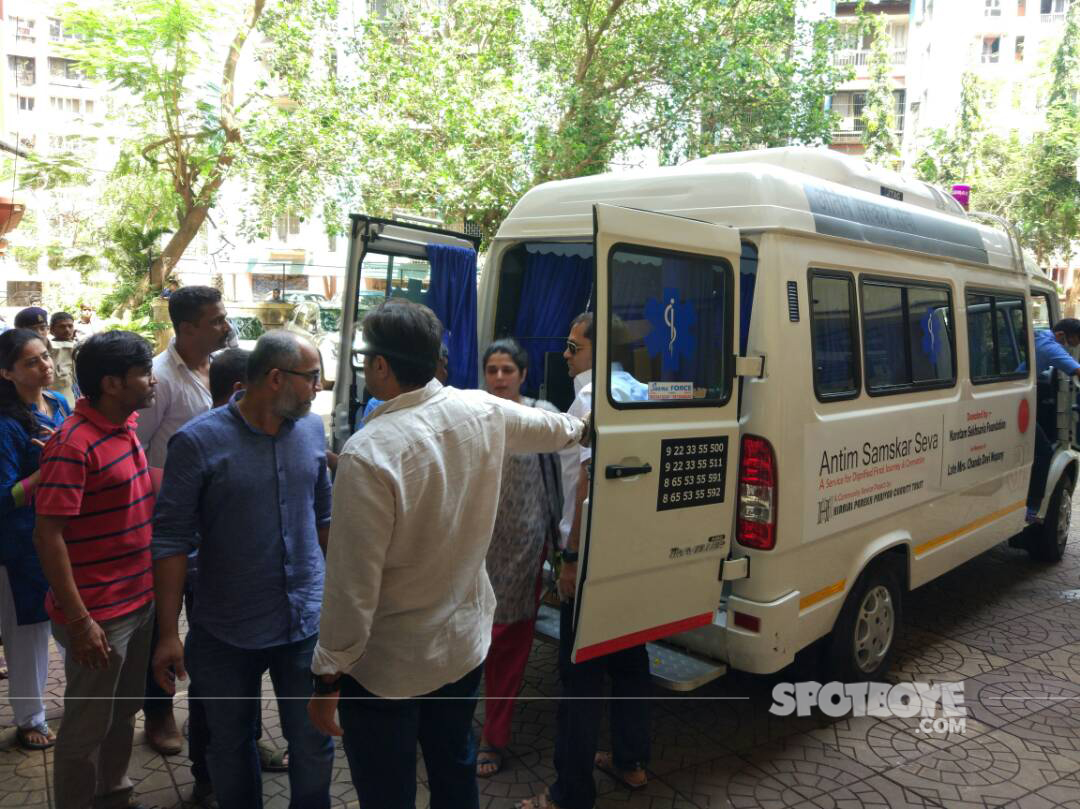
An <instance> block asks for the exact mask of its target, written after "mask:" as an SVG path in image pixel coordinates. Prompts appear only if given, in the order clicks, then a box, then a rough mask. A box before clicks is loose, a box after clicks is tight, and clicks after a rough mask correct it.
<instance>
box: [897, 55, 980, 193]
mask: <svg viewBox="0 0 1080 809" xmlns="http://www.w3.org/2000/svg"><path fill="white" fill-rule="evenodd" d="M986 93H987V91H986V88H985V87H984V85H983V83H982V82H981V81H980V80H979V77H978V76H976V75H975V74H974V73H971V72H970V71H968V72H965V73H964V75H963V76H962V77H961V78H960V109H959V114H958V115H957V117H956V121H955V122H954V123H953V124H952V126H949V127H947V128H940V129H933V130H931V131H930V132H928V133H927V140H928V143H927V144H926V146H925V147H924V148H923V150H922V151H921V152H920V154H919V156H918V158H917V159H916V161H915V171H916V173H917V174H918V175H919V177H920V179H923V180H925V181H926V182H928V183H936V184H938V185H941V186H943V187H944V188H946V189H948V188H950V187H951V186H952V185H953V183H969V184H971V185H974V186H977V185H979V183H977V181H976V178H977V177H978V176H979V175H980V174H981V173H982V168H983V162H984V161H983V155H982V154H981V152H982V146H983V141H984V140H985V139H986V137H987V133H986V131H985V126H984V123H983V116H982V110H983V106H984V105H985V102H986Z"/></svg>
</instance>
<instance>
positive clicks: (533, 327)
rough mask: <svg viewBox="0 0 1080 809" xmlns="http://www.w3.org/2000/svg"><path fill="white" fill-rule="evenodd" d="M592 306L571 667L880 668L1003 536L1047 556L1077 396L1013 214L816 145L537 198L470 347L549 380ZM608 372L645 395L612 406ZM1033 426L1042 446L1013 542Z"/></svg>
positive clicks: (492, 258)
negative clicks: (520, 363) (1043, 478)
mask: <svg viewBox="0 0 1080 809" xmlns="http://www.w3.org/2000/svg"><path fill="white" fill-rule="evenodd" d="M355 249H356V250H357V251H358V254H359V251H361V250H362V249H363V247H362V246H361V245H359V244H357V245H355ZM350 266H352V264H351V265H350ZM355 288H356V287H355V285H354V287H353V290H354V291H353V293H352V295H353V296H354V297H353V298H349V297H347V298H346V300H355V295H356V292H355ZM347 295H348V293H347ZM585 309H593V310H595V312H596V323H597V328H596V340H595V344H594V351H595V357H596V366H595V370H594V376H593V385H594V391H593V393H594V412H593V418H594V426H595V443H594V450H593V459H592V473H593V474H592V482H591V486H590V493H589V499H588V501H587V519H585V520H583V528H582V537H581V560H582V561H581V563H580V564H579V579H578V589H577V598H576V602H575V604H576V614H575V619H574V636H575V637H574V657H575V659H576V660H578V661H582V660H587V659H589V658H592V657H596V656H600V655H604V654H608V653H610V652H613V651H616V650H618V649H621V648H625V647H628V646H631V645H636V644H639V643H641V642H643V641H651V640H658V639H665V642H666V643H668V644H675V645H677V646H678V647H680V648H682V649H685V650H689V651H691V652H692V653H693V654H695V655H699V656H704V657H706V658H708V659H711V660H714V661H718V663H719V664H721V666H720V669H719V670H722V667H723V666H731V667H733V668H737V669H741V670H743V671H747V672H754V673H771V672H775V671H778V670H779V669H781V668H783V667H784V666H786V665H787V664H789V663H790V662H792V660H793V659H794V656H795V654H796V653H797V652H799V651H800V650H803V649H806V648H807V647H809V646H811V645H813V644H819V645H820V647H821V649H822V652H823V654H824V656H825V658H826V659H827V660H828V662H829V663H830V667H831V669H832V672H833V676H835V677H837V678H839V679H849V680H852V679H875V678H880V677H881V676H882V675H883V674H884V672H885V671H886V670H887V668H888V666H889V663H890V660H891V657H892V653H893V650H894V647H895V640H896V632H897V630H898V627H899V626H900V614H901V610H902V604H903V597H904V594H905V593H906V592H907V591H909V590H912V589H915V588H917V587H920V586H922V585H923V584H925V583H927V582H929V581H931V580H932V579H934V578H936V577H938V576H940V575H941V574H943V573H945V572H947V571H949V570H951V569H953V568H955V567H957V566H958V565H960V564H962V563H963V562H965V561H967V560H968V559H970V558H972V557H973V556H975V555H977V554H979V553H981V552H983V551H985V550H987V549H989V548H991V547H993V546H994V545H996V544H998V543H1000V542H1002V541H1005V540H1009V539H1010V538H1013V540H1012V541H1013V542H1014V543H1018V544H1024V545H1025V546H1027V547H1029V549H1030V550H1031V552H1032V553H1033V554H1034V555H1036V556H1038V557H1039V558H1042V559H1047V560H1051V561H1053V560H1054V559H1060V557H1061V553H1062V552H1063V550H1064V543H1065V541H1066V540H1067V537H1068V528H1069V515H1070V514H1071V502H1072V495H1073V488H1074V485H1075V482H1076V479H1077V470H1078V460H1080V455H1078V454H1077V452H1076V451H1075V450H1074V446H1073V445H1074V443H1075V435H1076V427H1075V417H1074V412H1073V410H1072V397H1073V390H1072V387H1071V386H1072V383H1071V382H1069V381H1066V380H1057V379H1055V380H1051V381H1047V382H1044V383H1043V385H1042V387H1041V389H1040V386H1039V382H1038V377H1037V371H1038V370H1041V369H1036V368H1033V365H1034V364H1035V363H1034V345H1033V339H1032V323H1033V317H1034V316H1035V314H1036V313H1037V314H1038V316H1039V318H1040V320H1045V322H1046V324H1049V323H1053V322H1054V321H1055V320H1056V319H1057V318H1058V317H1059V312H1058V305H1057V297H1056V291H1055V287H1054V285H1053V283H1052V282H1051V281H1050V279H1048V278H1047V277H1046V276H1045V275H1044V274H1043V273H1042V272H1041V271H1040V270H1039V269H1038V268H1037V267H1036V266H1035V264H1034V262H1033V261H1032V260H1031V259H1030V258H1029V257H1027V256H1025V255H1024V254H1023V253H1022V251H1021V248H1020V245H1019V241H1018V240H1017V239H1016V238H1015V236H1014V234H1013V233H1012V231H1011V229H1010V228H1009V227H1008V226H1007V225H1005V224H1004V223H1000V222H996V221H989V219H988V218H986V217H977V216H975V215H969V214H967V213H966V212H965V211H964V210H963V209H962V208H961V207H960V206H959V205H958V204H957V203H956V202H955V201H954V200H953V199H951V198H950V197H949V196H948V195H946V194H945V193H944V192H942V191H941V190H939V189H937V188H934V187H932V186H929V185H926V184H924V183H920V182H915V181H910V180H907V179H905V178H903V177H902V176H900V175H898V174H896V173H894V172H890V171H886V170H883V169H880V168H877V167H874V166H871V165H869V164H865V163H863V162H861V161H858V160H856V159H853V158H849V157H845V156H842V155H839V154H837V153H835V152H831V151H828V150H813V149H801V148H800V149H774V150H764V151H758V152H746V153H737V154H729V155H721V156H716V157H711V158H705V159H702V160H697V161H693V162H691V163H688V164H686V165H683V166H679V167H676V168H667V169H656V170H649V171H629V172H623V173H618V174H608V175H599V176H593V177H586V178H581V179H576V180H568V181H560V182H555V183H547V184H544V185H541V186H539V187H537V188H534V189H533V190H531V191H529V192H528V193H527V194H526V195H525V196H524V197H523V198H522V199H521V200H520V201H519V202H518V204H517V205H516V206H515V207H514V209H513V211H512V212H511V213H510V215H509V216H508V217H507V219H506V221H505V222H504V223H503V224H502V226H501V227H500V229H499V232H498V234H497V235H496V237H495V239H494V241H493V243H492V245H491V248H490V252H489V254H488V258H487V264H486V267H485V271H484V274H483V279H482V281H481V285H480V289H479V293H478V312H479V320H480V322H479V344H480V346H481V347H483V346H484V345H486V344H487V343H488V342H489V341H490V340H492V339H495V338H497V337H502V336H513V337H514V338H516V339H517V340H518V341H519V342H521V343H522V345H523V346H525V347H526V349H527V350H529V352H530V355H531V362H530V365H531V366H532V367H531V368H530V373H529V380H530V382H532V383H533V384H534V385H537V386H538V387H540V386H543V387H540V390H541V391H546V389H547V388H548V387H549V386H550V387H552V388H555V387H558V386H559V385H560V384H564V383H565V377H564V378H562V379H556V377H557V375H559V374H565V373H566V368H565V363H563V362H561V352H562V343H563V340H564V338H565V335H566V325H567V324H568V323H569V320H570V318H572V317H573V316H574V315H576V314H577V313H578V312H580V311H582V310H585ZM522 324H529V325H528V326H527V327H526V326H523V325H522ZM344 337H345V341H346V343H349V342H350V341H351V338H352V329H351V328H350V329H347V330H346V331H345V332H344ZM349 349H350V346H349V345H346V346H344V347H343V351H342V354H343V357H344V358H348V357H349V356H350V355H351V351H350V350H349ZM616 371H619V372H622V371H625V372H628V373H630V374H631V375H632V376H634V377H635V378H636V379H637V380H638V381H639V382H641V383H642V384H643V385H645V386H647V388H648V397H647V400H646V401H643V402H617V401H615V400H614V399H613V398H612V396H611V395H610V387H611V386H610V379H611V374H612V373H614V372H616ZM356 372H357V369H356V367H355V366H353V365H351V364H349V363H347V362H345V361H344V360H343V362H342V364H341V365H340V366H339V374H347V375H349V377H350V380H351V381H352V382H353V384H352V387H351V389H352V391H353V394H352V395H353V398H354V399H355V398H356V396H357V393H356V391H357V389H359V391H360V392H362V382H361V380H360V379H359V378H358V377H356V376H355V374H356ZM346 387H348V386H346ZM535 391H536V389H535V388H534V392H535ZM338 396H339V397H340V398H338V399H337V400H336V401H337V406H338V407H339V408H343V409H344V410H349V409H350V408H351V409H352V410H355V406H356V403H355V401H354V402H351V403H350V402H349V401H347V398H346V394H345V391H339V394H338ZM338 419H339V415H338V413H337V410H336V412H335V423H338ZM1036 419H1038V420H1039V423H1040V425H1041V426H1043V429H1044V430H1045V431H1046V432H1047V434H1048V435H1049V436H1050V438H1051V440H1052V441H1054V442H1055V451H1054V457H1053V460H1052V463H1051V472H1050V477H1049V482H1048V483H1047V486H1046V490H1045V492H1043V493H1042V502H1041V507H1040V509H1039V514H1040V517H1041V518H1042V519H1043V524H1042V525H1041V526H1036V527H1034V528H1030V529H1027V528H1026V527H1025V522H1024V513H1025V499H1026V496H1027V492H1028V482H1029V478H1030V473H1031V465H1032V459H1033V452H1034V432H1035V424H1036ZM341 435H342V431H340V430H339V432H338V436H339V437H340V436H341Z"/></svg>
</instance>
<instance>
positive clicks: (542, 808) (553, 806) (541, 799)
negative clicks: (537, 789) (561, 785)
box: [514, 789, 559, 809]
mask: <svg viewBox="0 0 1080 809" xmlns="http://www.w3.org/2000/svg"><path fill="white" fill-rule="evenodd" d="M514 809H559V805H558V804H557V803H555V801H553V800H551V795H549V794H548V791H547V790H546V789H545V790H544V791H543V792H541V793H540V794H539V795H536V796H535V797H532V798H526V799H525V800H523V801H522V802H521V803H519V804H517V805H516V806H515V807H514Z"/></svg>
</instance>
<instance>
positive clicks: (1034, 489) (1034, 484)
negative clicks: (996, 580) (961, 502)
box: [1024, 317, 1080, 523]
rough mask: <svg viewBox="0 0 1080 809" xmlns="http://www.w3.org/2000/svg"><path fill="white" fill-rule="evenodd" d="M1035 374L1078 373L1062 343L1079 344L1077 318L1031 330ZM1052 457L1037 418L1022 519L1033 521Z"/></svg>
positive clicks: (1078, 323)
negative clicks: (1033, 450) (1052, 326)
mask: <svg viewBox="0 0 1080 809" xmlns="http://www.w3.org/2000/svg"><path fill="white" fill-rule="evenodd" d="M1034 337H1035V374H1036V378H1037V376H1038V374H1041V373H1042V372H1043V371H1046V370H1048V369H1050V368H1056V369H1057V370H1059V371H1061V373H1063V374H1066V375H1068V376H1080V362H1077V361H1076V360H1074V359H1073V358H1072V355H1071V354H1070V353H1069V352H1068V351H1066V350H1065V346H1069V347H1070V348H1075V347H1076V346H1078V345H1080V320H1077V319H1076V318H1072V317H1066V318H1062V319H1061V320H1059V321H1058V322H1057V323H1055V324H1054V328H1053V329H1036V330H1035V334H1034ZM1053 457H1054V447H1053V445H1052V444H1051V443H1050V439H1049V438H1047V436H1046V433H1045V432H1044V431H1043V428H1042V427H1041V426H1040V425H1039V423H1038V420H1036V422H1035V455H1034V457H1033V458H1032V464H1031V479H1030V481H1029V482H1028V496H1027V511H1026V513H1025V515H1024V519H1025V521H1026V522H1028V523H1037V522H1040V520H1039V509H1040V507H1041V506H1042V501H1043V496H1044V494H1045V493H1046V491H1045V490H1046V481H1047V478H1048V477H1049V476H1050V462H1051V461H1052V460H1053Z"/></svg>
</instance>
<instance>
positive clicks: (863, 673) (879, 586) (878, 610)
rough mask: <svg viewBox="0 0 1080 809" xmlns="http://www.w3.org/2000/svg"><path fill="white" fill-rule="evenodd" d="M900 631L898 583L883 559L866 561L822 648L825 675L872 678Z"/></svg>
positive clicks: (880, 669)
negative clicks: (825, 645) (824, 648)
mask: <svg viewBox="0 0 1080 809" xmlns="http://www.w3.org/2000/svg"><path fill="white" fill-rule="evenodd" d="M899 631H900V585H899V584H898V583H897V578H896V574H895V573H894V572H893V569H892V567H891V566H890V565H889V564H887V563H886V562H884V561H877V562H873V563H871V564H870V566H869V567H867V568H866V570H864V571H863V573H862V575H860V576H859V578H858V580H857V581H856V582H855V587H854V588H853V589H852V590H851V592H850V593H848V597H847V599H846V600H845V601H844V607H843V609H842V610H841V611H840V616H839V617H838V618H837V619H836V625H835V626H834V627H833V631H832V635H831V636H830V638H829V643H828V645H827V647H826V652H825V661H826V665H827V667H828V675H829V676H830V677H831V678H832V679H834V680H840V681H841V682H859V681H862V680H876V679H879V678H880V677H881V675H883V674H884V673H885V672H886V671H888V669H889V666H890V665H891V663H892V657H893V651H894V649H895V648H896V636H897V634H898V633H899Z"/></svg>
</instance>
